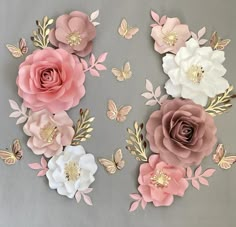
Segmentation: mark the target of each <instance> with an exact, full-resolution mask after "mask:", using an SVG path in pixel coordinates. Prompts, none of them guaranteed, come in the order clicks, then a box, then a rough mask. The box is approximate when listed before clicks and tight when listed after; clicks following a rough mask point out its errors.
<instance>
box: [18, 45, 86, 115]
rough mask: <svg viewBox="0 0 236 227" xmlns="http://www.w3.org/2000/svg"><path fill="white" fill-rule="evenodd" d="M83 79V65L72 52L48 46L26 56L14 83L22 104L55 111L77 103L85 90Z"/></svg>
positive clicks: (36, 109)
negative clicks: (22, 101)
mask: <svg viewBox="0 0 236 227" xmlns="http://www.w3.org/2000/svg"><path fill="white" fill-rule="evenodd" d="M84 81H85V74H84V72H83V67H82V64H81V63H80V62H79V60H78V58H77V57H76V56H73V55H71V54H69V53H68V52H67V51H65V50H63V49H56V50H55V49H53V48H49V47H48V48H45V49H43V50H36V51H34V52H33V54H31V55H29V56H28V57H27V58H26V60H25V61H24V62H23V63H22V64H21V65H20V68H19V74H18V77H17V80H16V84H17V86H18V94H19V96H20V97H22V98H23V100H24V105H25V106H26V107H28V108H30V109H32V110H33V111H39V110H42V109H47V110H48V111H50V112H51V113H57V112H60V111H63V110H68V109H70V108H72V107H74V106H76V105H78V104H79V102H80V99H81V98H82V97H83V96H84V94H85V88H84V85H83V84H84Z"/></svg>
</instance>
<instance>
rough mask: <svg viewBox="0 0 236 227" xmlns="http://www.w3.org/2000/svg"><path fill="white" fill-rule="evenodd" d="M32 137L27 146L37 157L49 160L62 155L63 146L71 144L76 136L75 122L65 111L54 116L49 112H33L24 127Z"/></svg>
mask: <svg viewBox="0 0 236 227" xmlns="http://www.w3.org/2000/svg"><path fill="white" fill-rule="evenodd" d="M23 130H24V132H25V134H26V135H28V136H30V138H29V140H28V143H27V146H28V147H29V148H31V150H32V151H33V152H34V153H35V154H36V155H41V154H44V155H45V156H46V157H47V158H50V157H52V156H54V155H57V154H60V153H61V152H62V150H63V146H67V145H70V144H71V141H72V138H73V136H74V133H75V131H74V129H73V121H72V120H71V119H70V117H69V116H68V115H67V113H66V112H65V111H62V112H59V113H56V114H52V113H50V112H48V111H47V110H41V111H38V112H31V113H30V115H29V118H28V121H27V122H26V124H25V125H24V127H23Z"/></svg>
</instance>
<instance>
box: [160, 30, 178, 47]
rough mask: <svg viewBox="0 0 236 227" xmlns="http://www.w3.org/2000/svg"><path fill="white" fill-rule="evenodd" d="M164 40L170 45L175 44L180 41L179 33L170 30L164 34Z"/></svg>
mask: <svg viewBox="0 0 236 227" xmlns="http://www.w3.org/2000/svg"><path fill="white" fill-rule="evenodd" d="M163 41H164V42H165V43H166V44H167V45H169V46H174V45H175V44H176V42H177V41H178V35H177V33H176V32H169V33H167V34H166V35H165V36H164V38H163Z"/></svg>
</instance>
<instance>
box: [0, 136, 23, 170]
mask: <svg viewBox="0 0 236 227" xmlns="http://www.w3.org/2000/svg"><path fill="white" fill-rule="evenodd" d="M22 156H23V151H22V149H21V145H20V141H19V140H18V139H16V140H14V141H13V144H12V148H11V152H9V151H6V150H0V158H1V159H2V160H4V162H5V163H6V164H7V165H13V164H15V163H16V161H17V160H20V159H21V158H22Z"/></svg>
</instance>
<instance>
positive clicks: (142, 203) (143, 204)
mask: <svg viewBox="0 0 236 227" xmlns="http://www.w3.org/2000/svg"><path fill="white" fill-rule="evenodd" d="M146 205H147V202H146V201H144V200H143V199H142V201H141V207H142V208H143V210H144V209H145V208H146Z"/></svg>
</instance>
